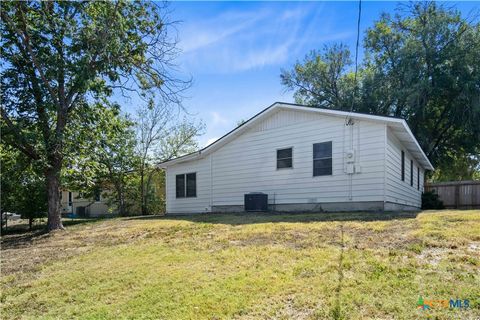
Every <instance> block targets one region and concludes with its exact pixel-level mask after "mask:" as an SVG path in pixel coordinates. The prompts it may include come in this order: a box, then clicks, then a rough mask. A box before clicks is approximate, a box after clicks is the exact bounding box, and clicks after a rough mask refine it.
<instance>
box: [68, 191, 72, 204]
mask: <svg viewBox="0 0 480 320" xmlns="http://www.w3.org/2000/svg"><path fill="white" fill-rule="evenodd" d="M68 205H69V206H71V205H72V193H71V192H70V191H69V192H68Z"/></svg>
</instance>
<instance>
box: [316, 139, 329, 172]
mask: <svg viewBox="0 0 480 320" xmlns="http://www.w3.org/2000/svg"><path fill="white" fill-rule="evenodd" d="M328 175H332V141H328V142H322V143H315V144H313V176H314V177H316V176H328Z"/></svg>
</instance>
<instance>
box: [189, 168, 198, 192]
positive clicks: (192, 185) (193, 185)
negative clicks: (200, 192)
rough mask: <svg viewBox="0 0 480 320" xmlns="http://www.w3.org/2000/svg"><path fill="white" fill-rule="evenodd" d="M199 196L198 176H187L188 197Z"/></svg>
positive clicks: (190, 174) (191, 174)
mask: <svg viewBox="0 0 480 320" xmlns="http://www.w3.org/2000/svg"><path fill="white" fill-rule="evenodd" d="M196 196H197V174H196V173H188V174H187V197H196Z"/></svg>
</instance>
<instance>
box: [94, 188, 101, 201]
mask: <svg viewBox="0 0 480 320" xmlns="http://www.w3.org/2000/svg"><path fill="white" fill-rule="evenodd" d="M100 194H101V192H100V190H95V194H94V197H95V201H97V202H99V201H100Z"/></svg>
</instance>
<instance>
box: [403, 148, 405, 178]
mask: <svg viewBox="0 0 480 320" xmlns="http://www.w3.org/2000/svg"><path fill="white" fill-rule="evenodd" d="M402 181H405V152H403V151H402Z"/></svg>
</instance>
